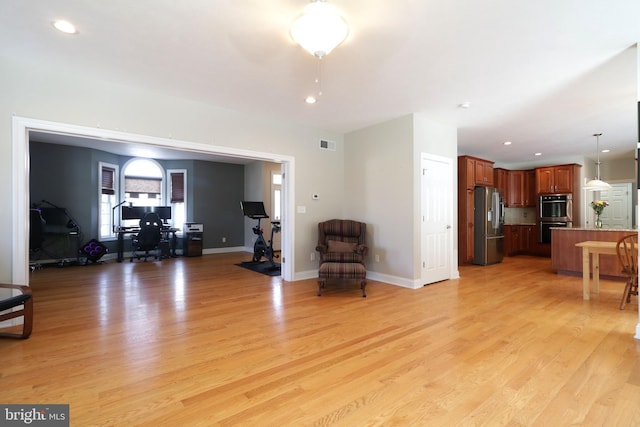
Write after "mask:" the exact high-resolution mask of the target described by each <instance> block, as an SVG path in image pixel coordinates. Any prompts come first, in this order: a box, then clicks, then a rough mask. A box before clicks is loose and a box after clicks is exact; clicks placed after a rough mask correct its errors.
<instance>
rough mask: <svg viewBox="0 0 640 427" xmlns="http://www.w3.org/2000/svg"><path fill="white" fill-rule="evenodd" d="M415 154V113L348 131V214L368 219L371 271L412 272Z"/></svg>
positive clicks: (397, 274)
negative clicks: (377, 259) (376, 259)
mask: <svg viewBox="0 0 640 427" xmlns="http://www.w3.org/2000/svg"><path fill="white" fill-rule="evenodd" d="M412 155H413V116H411V115H408V116H404V117H401V118H399V119H395V120H391V121H388V122H384V123H381V124H378V125H374V126H370V127H368V128H365V129H361V130H358V131H355V132H351V133H348V134H347V135H346V136H345V164H347V165H348V167H347V168H346V170H345V182H344V186H345V191H346V194H348V195H349V198H348V200H346V203H345V209H344V217H345V218H349V219H353V220H356V221H362V222H365V223H366V224H367V243H368V246H369V256H368V259H367V270H369V271H374V272H378V273H382V274H386V275H389V276H395V277H399V278H410V277H413V264H414V263H413V251H412V248H413V243H412V241H413V218H412V215H413V208H412V205H413V161H412ZM375 255H378V256H379V257H380V262H374V261H373V260H374V259H375Z"/></svg>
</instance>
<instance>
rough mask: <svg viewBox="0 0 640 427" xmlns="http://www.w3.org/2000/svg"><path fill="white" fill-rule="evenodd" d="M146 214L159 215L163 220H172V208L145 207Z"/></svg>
mask: <svg viewBox="0 0 640 427" xmlns="http://www.w3.org/2000/svg"><path fill="white" fill-rule="evenodd" d="M145 209H146V212H145V213H148V212H154V213H157V214H158V216H159V217H160V219H161V220H163V221H166V220H168V219H171V206H145Z"/></svg>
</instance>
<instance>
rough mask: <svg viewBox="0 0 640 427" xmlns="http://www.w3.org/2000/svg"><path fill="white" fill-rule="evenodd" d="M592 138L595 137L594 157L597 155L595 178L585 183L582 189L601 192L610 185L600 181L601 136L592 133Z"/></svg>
mask: <svg viewBox="0 0 640 427" xmlns="http://www.w3.org/2000/svg"><path fill="white" fill-rule="evenodd" d="M593 136H595V137H596V155H597V159H598V160H597V161H596V177H595V179H592V180H591V181H589V182H587V184H586V185H585V186H584V187H583V188H584V189H585V190H587V191H601V190H608V189H610V188H611V185H610V184H608V183H606V182H604V181H602V180H601V179H600V146H599V143H600V137H601V136H602V134H601V133H594V134H593Z"/></svg>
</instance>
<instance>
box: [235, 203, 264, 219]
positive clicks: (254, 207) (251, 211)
mask: <svg viewBox="0 0 640 427" xmlns="http://www.w3.org/2000/svg"><path fill="white" fill-rule="evenodd" d="M240 206H241V207H242V212H243V213H244V215H245V216H248V217H249V218H269V215H267V212H266V211H265V210H264V203H262V202H240Z"/></svg>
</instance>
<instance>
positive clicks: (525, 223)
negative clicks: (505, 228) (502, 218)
mask: <svg viewBox="0 0 640 427" xmlns="http://www.w3.org/2000/svg"><path fill="white" fill-rule="evenodd" d="M505 225H536V223H535V222H511V223H509V224H505Z"/></svg>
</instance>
